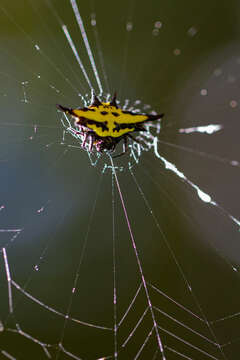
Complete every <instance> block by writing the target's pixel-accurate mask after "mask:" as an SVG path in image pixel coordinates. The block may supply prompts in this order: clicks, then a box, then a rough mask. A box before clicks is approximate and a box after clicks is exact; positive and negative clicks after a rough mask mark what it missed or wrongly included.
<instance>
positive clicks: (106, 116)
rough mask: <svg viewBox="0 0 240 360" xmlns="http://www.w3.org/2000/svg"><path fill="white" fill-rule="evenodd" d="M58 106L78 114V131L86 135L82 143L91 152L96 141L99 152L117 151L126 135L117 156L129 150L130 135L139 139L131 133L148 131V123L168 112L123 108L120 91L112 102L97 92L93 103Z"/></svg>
mask: <svg viewBox="0 0 240 360" xmlns="http://www.w3.org/2000/svg"><path fill="white" fill-rule="evenodd" d="M57 107H58V109H60V110H61V111H63V112H64V113H66V114H70V115H71V116H72V117H74V118H75V125H76V126H77V127H78V129H79V130H78V131H76V133H77V134H79V135H81V136H82V138H83V142H82V147H83V148H85V149H86V144H87V141H88V150H89V151H90V152H91V151H92V148H93V145H94V146H95V148H96V150H97V151H98V152H103V151H104V150H107V151H111V152H113V151H114V150H115V148H116V145H117V144H118V143H119V142H120V141H121V140H122V139H123V141H124V143H123V152H122V153H121V154H118V155H115V156H114V157H118V156H121V155H123V154H125V153H126V151H127V143H128V138H130V139H132V140H133V141H135V142H138V141H137V140H136V139H135V138H134V137H133V136H132V135H131V134H130V133H131V132H134V131H135V132H136V131H146V128H145V127H144V124H145V123H146V122H148V121H153V120H159V119H161V118H162V117H163V116H164V114H159V115H151V114H138V113H134V112H131V111H127V110H123V109H119V108H118V106H117V102H116V93H115V94H114V96H113V98H112V100H111V101H110V102H107V103H105V102H101V101H99V99H98V98H97V96H96V95H94V97H93V102H92V104H91V105H90V106H88V107H84V108H79V109H71V108H67V107H64V106H62V105H57Z"/></svg>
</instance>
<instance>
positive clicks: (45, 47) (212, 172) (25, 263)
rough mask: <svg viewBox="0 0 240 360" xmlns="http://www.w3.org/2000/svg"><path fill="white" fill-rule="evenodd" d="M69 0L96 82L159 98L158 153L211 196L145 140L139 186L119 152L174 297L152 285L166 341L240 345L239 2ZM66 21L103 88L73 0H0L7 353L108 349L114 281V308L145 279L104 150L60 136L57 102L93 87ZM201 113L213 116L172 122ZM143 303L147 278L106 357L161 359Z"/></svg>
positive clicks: (188, 355) (181, 350) (142, 244)
mask: <svg viewBox="0 0 240 360" xmlns="http://www.w3.org/2000/svg"><path fill="white" fill-rule="evenodd" d="M78 6H79V10H80V14H81V16H82V19H83V22H84V26H85V30H86V33H87V37H88V39H89V43H90V45H91V49H92V52H93V54H94V58H95V61H96V65H97V69H98V71H99V75H100V79H101V81H102V84H103V88H104V92H105V93H110V94H113V93H114V91H117V93H118V99H119V100H120V103H121V104H124V102H125V100H126V99H129V101H130V104H133V103H134V102H135V101H136V100H141V105H139V108H141V109H142V110H143V111H144V104H150V109H154V110H155V111H157V112H164V113H165V117H164V120H163V121H162V126H161V132H160V134H159V135H158V138H159V146H158V151H159V153H160V154H161V156H163V157H164V158H166V159H167V160H168V161H170V162H172V163H174V164H175V165H176V167H177V168H178V169H179V170H180V171H182V172H184V174H185V176H187V177H188V178H189V179H190V180H191V181H192V182H193V183H195V184H197V185H198V186H199V187H200V188H201V189H202V190H203V191H204V192H206V193H207V194H209V195H210V196H211V197H212V199H213V201H215V202H216V203H217V204H218V205H219V206H212V205H210V204H209V203H204V202H202V201H201V199H200V198H199V197H198V196H197V193H196V190H194V189H193V188H192V187H191V186H189V185H187V184H186V183H185V182H184V181H182V180H181V179H180V178H179V177H177V175H176V174H174V173H173V172H171V171H169V170H167V169H166V168H165V166H164V164H163V163H162V162H161V161H160V159H159V158H157V157H156V155H155V154H154V151H153V149H150V151H149V152H147V153H146V152H143V153H142V154H141V156H140V161H139V163H138V164H135V166H134V167H133V169H132V171H133V174H134V176H135V179H136V180H137V184H138V185H137V184H136V182H135V181H134V178H133V176H132V175H131V172H130V171H129V170H128V161H129V155H126V156H125V157H122V158H119V159H118V160H117V159H116V161H115V164H116V166H123V167H124V171H122V172H118V171H117V175H118V179H119V183H120V187H121V190H122V193H123V197H124V201H125V206H126V208H127V211H128V215H129V220H130V223H131V226H132V230H133V234H134V239H135V242H136V246H137V250H138V253H139V258H140V260H141V264H142V267H143V272H144V276H145V279H146V281H147V282H148V283H149V284H152V285H154V286H155V287H156V288H157V289H159V290H160V291H162V292H163V293H164V294H167V296H169V297H171V298H173V299H174V300H175V301H176V302H177V303H178V304H176V303H173V302H172V301H171V300H170V298H167V297H166V296H164V295H162V294H160V292H157V291H156V290H154V289H153V288H152V287H151V286H150V285H148V289H149V294H150V298H151V302H152V304H153V305H154V306H155V307H156V308H158V309H160V310H161V311H162V312H159V311H157V310H156V309H155V310H154V311H155V316H156V319H157V323H158V324H159V326H161V328H162V329H159V334H160V336H161V339H162V342H163V344H164V346H165V356H166V358H167V359H168V360H169V359H182V358H183V359H184V358H185V359H195V360H204V359H225V360H226V359H228V360H237V359H239V353H240V342H239V341H238V337H239V326H240V320H239V316H238V313H239V311H240V307H239V296H240V282H239V275H238V270H239V261H240V255H239V254H240V242H239V226H238V224H237V223H236V222H234V221H233V219H231V217H230V216H233V217H234V218H236V219H238V218H239V214H240V212H239V201H238V198H239V178H240V176H239V163H238V161H239V140H238V137H239V130H240V125H239V115H240V112H239V101H240V99H239V84H240V83H239V69H240V51H239V50H240V49H239V39H240V33H239V30H240V29H239V20H240V12H239V10H240V9H239V3H238V2H237V1H233V0H230V1H225V0H224V1H214V0H210V1H205V0H203V1H201V2H200V1H197V2H196V1H190V0H188V1H187V0H182V1H177V0H171V1H169V0H163V1H157V0H155V1H149V2H146V1H142V0H141V1H133V0H131V1H125V0H124V1H121V2H118V1H109V0H106V1H102V2H99V1H82V0H79V1H78ZM61 23H62V24H65V25H66V26H67V27H68V30H69V32H70V34H71V36H72V39H73V41H74V42H75V45H76V47H77V50H78V52H79V56H80V57H81V60H82V62H83V64H84V67H85V68H86V71H87V74H88V76H89V78H90V80H91V82H92V84H93V86H94V88H95V90H96V92H97V93H98V87H97V83H96V79H95V78H94V74H93V71H92V68H91V65H90V62H89V58H88V56H87V52H86V49H85V47H84V42H83V40H82V36H81V33H80V31H79V27H78V25H77V22H76V20H75V17H74V13H73V10H72V6H71V3H70V2H69V1H65V0H58V1H51V2H50V1H43V0H40V1H33V0H28V1H27V0H24V1H21V2H18V1H11V2H9V1H5V0H1V1H0V28H1V32H0V54H1V56H0V81H1V87H0V109H1V117H0V130H1V131H0V149H1V155H0V167H1V203H0V206H1V207H0V209H1V211H0V216H1V232H0V248H1V259H0V261H1V267H0V274H1V275H0V297H1V300H0V320H1V324H2V325H1V329H0V330H1V332H0V357H1V358H2V359H7V358H10V359H19V360H21V359H24V360H26V359H29V360H30V359H34V360H35V359H46V358H49V356H51V358H52V359H58V360H60V359H61V360H62V359H71V358H73V359H100V358H101V359H105V358H108V356H109V358H113V359H114V331H113V330H111V329H113V327H114V304H113V293H114V288H115V290H116V293H117V304H116V307H115V310H116V314H115V315H116V318H117V323H119V321H120V320H121V319H122V317H123V315H124V314H125V312H126V310H127V308H128V306H129V305H130V303H131V301H132V299H133V297H134V295H135V294H136V291H137V289H138V287H139V285H140V283H141V277H140V272H139V268H138V265H137V261H136V256H135V253H134V251H133V246H132V242H131V239H130V235H129V231H128V228H127V225H126V219H125V217H124V214H123V210H122V205H121V202H120V199H119V194H118V190H117V188H116V186H115V181H114V179H113V184H114V186H113V187H112V172H111V169H108V170H107V171H106V172H104V174H102V168H103V166H104V164H108V165H109V158H108V157H107V156H105V155H104V156H103V157H102V158H101V159H100V161H99V163H98V164H97V166H92V165H91V163H90V161H89V158H88V155H87V153H86V152H85V151H83V150H81V149H80V148H79V144H78V143H77V141H76V140H75V139H74V138H73V137H71V136H70V135H66V136H65V139H64V141H63V126H62V124H61V118H62V115H61V114H60V113H59V112H57V109H56V106H55V105H56V104H57V103H60V104H62V105H65V106H83V102H82V100H81V96H80V95H83V96H85V95H86V94H90V89H89V87H88V84H87V83H86V81H85V79H84V77H83V75H82V73H81V70H80V68H79V65H78V63H77V61H76V59H75V58H74V56H73V53H72V51H71V49H70V47H69V44H68V42H67V40H66V38H65V36H64V34H63V31H62V28H61ZM145 109H146V107H145ZM208 124H220V125H222V126H223V128H222V130H221V131H219V132H216V133H214V134H212V135H208V134H202V133H197V132H195V133H192V134H183V133H180V132H179V129H183V128H191V127H197V126H205V125H208ZM233 161H234V162H233ZM138 186H139V187H140V188H141V191H142V192H140V191H139V188H138ZM113 245H114V247H115V256H113ZM2 248H5V249H6V253H7V259H8V264H9V269H10V274H11V278H12V280H14V281H15V282H16V283H17V284H18V285H19V286H20V290H17V288H16V287H15V286H14V285H12V300H13V312H12V313H10V311H9V292H8V287H7V281H6V270H5V263H4V260H3V251H2ZM169 249H171V250H169ZM114 259H115V266H116V278H115V280H116V283H115V287H114ZM79 264H80V266H79ZM177 264H178V265H177ZM75 280H77V282H75V283H74V281H75ZM73 287H76V290H75V293H74V294H73V295H72V289H73ZM27 294H29V296H27ZM30 296H32V297H33V298H32V299H31V298H30ZM34 299H35V300H34ZM36 300H38V302H37V301H36ZM179 304H181V305H182V306H183V307H185V308H186V309H188V310H189V311H191V313H190V312H189V311H188V312H187V311H185V310H184V309H183V308H182V307H180V305H179ZM47 306H48V307H50V308H51V309H53V310H54V311H51V309H50V308H47ZM146 306H147V300H146V295H145V293H144V291H143V288H142V289H141V290H140V291H139V294H138V296H137V297H136V301H135V302H134V303H133V305H132V307H131V309H130V310H129V312H128V314H127V316H126V318H125V319H124V321H123V322H122V324H121V326H119V328H118V331H117V338H115V340H116V339H117V350H118V355H117V356H116V355H115V359H124V360H128V359H129V360H131V359H137V358H138V359H143V360H150V359H162V355H161V353H160V351H158V345H157V341H156V336H155V333H154V332H153V334H152V335H151V337H150V338H149V340H148V342H147V343H146V344H145V339H146V336H147V334H148V333H149V331H150V330H151V328H152V326H153V322H152V319H151V316H150V312H149V311H148V313H147V314H146V316H145V317H144V318H143V320H142V321H141V322H139V323H138V321H139V319H141V316H142V314H143V313H144V310H145V309H146ZM163 312H164V313H165V315H164V314H163ZM166 314H168V316H167V315H166ZM193 314H195V315H197V316H195V315H193ZM65 315H69V316H70V317H72V318H74V319H78V320H80V321H83V322H86V323H88V324H95V325H99V326H102V327H107V328H110V330H109V329H108V330H104V329H99V328H96V327H91V326H87V325H83V324H81V323H79V322H76V321H72V320H71V319H68V320H65V319H64V316H65ZM231 315H233V316H231ZM169 316H171V317H172V318H174V319H175V320H172V319H171V318H170V317H169ZM229 316H230V317H229ZM199 317H200V318H201V319H203V320H199ZM225 317H227V318H226V319H225V320H220V319H222V318H225ZM176 320H177V321H178V322H176ZM218 320H219V321H218ZM180 323H181V324H183V323H184V324H185V327H184V326H182V325H181V324H180ZM136 324H137V327H136V331H134V333H132V336H131V337H130V338H128V336H129V334H131V332H132V330H133V329H134V327H135V326H136ZM186 326H187V327H188V329H187V328H186ZM189 328H191V329H192V330H189ZM163 329H165V331H164V330H163ZM199 334H201V335H202V336H199ZM206 338H207V339H208V340H206ZM126 339H128V341H127V343H126V344H125V341H126ZM59 343H61V344H62V345H61V346H63V348H62V347H61V346H59V345H58V344H59ZM213 343H214V344H213ZM41 344H42V345H41ZM124 344H125V345H124ZM189 344H191V345H189ZM216 344H218V345H220V346H217V345H216ZM123 345H124V346H123ZM141 347H143V348H142V350H141ZM46 349H47V352H46ZM140 350H141V351H140ZM139 351H140V352H139Z"/></svg>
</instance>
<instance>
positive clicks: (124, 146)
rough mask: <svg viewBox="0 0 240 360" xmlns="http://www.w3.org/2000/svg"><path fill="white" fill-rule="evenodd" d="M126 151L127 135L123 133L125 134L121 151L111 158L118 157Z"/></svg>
mask: <svg viewBox="0 0 240 360" xmlns="http://www.w3.org/2000/svg"><path fill="white" fill-rule="evenodd" d="M127 151H128V138H127V135H125V136H124V137H123V152H121V153H120V154H118V155H114V156H113V158H117V157H120V156H122V155H124V154H126V152H127Z"/></svg>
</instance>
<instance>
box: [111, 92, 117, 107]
mask: <svg viewBox="0 0 240 360" xmlns="http://www.w3.org/2000/svg"><path fill="white" fill-rule="evenodd" d="M116 99H117V93H116V91H115V93H114V95H113V98H112V100H111V102H110V105H111V106H115V108H116V109H117V108H118V106H117V101H116Z"/></svg>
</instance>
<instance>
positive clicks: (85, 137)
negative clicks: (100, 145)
mask: <svg viewBox="0 0 240 360" xmlns="http://www.w3.org/2000/svg"><path fill="white" fill-rule="evenodd" d="M87 137H88V133H86V132H85V134H84V135H83V142H82V148H85V146H86V141H87Z"/></svg>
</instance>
